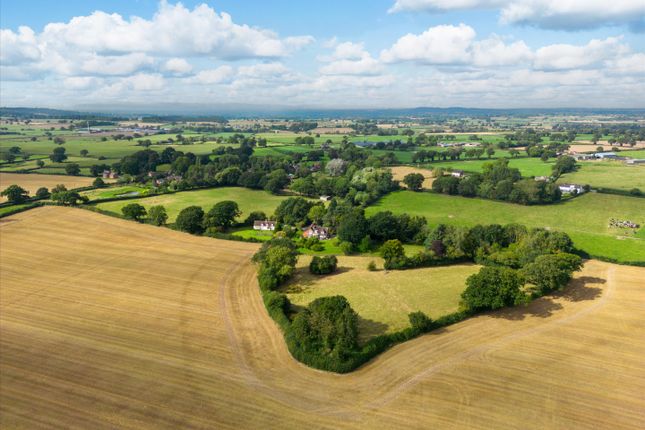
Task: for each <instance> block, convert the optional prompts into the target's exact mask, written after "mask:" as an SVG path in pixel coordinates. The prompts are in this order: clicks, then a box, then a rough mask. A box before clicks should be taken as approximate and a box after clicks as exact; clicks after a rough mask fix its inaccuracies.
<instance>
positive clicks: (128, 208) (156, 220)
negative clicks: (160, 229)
mask: <svg viewBox="0 0 645 430" xmlns="http://www.w3.org/2000/svg"><path fill="white" fill-rule="evenodd" d="M121 213H122V214H123V216H124V217H125V218H127V219H131V220H134V221H138V222H144V221H146V222H147V223H148V224H152V225H156V226H163V225H165V224H166V222H167V221H168V213H167V212H166V208H165V207H163V206H162V205H155V206H151V207H150V209H148V210H146V208H145V207H144V206H142V205H140V204H139V203H130V204H127V205H125V206H123V207H122V208H121Z"/></svg>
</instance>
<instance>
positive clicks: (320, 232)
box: [302, 223, 330, 240]
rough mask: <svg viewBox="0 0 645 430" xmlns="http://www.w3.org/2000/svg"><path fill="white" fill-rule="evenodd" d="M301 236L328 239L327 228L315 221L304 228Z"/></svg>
mask: <svg viewBox="0 0 645 430" xmlns="http://www.w3.org/2000/svg"><path fill="white" fill-rule="evenodd" d="M302 236H303V237H305V238H307V239H309V238H311V237H315V238H317V239H319V240H325V239H329V236H330V235H329V230H327V229H326V228H325V227H321V226H319V225H317V224H316V223H313V224H311V225H310V226H309V227H307V228H305V230H304V231H303V232H302Z"/></svg>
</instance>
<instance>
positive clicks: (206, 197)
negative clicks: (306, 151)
mask: <svg viewBox="0 0 645 430" xmlns="http://www.w3.org/2000/svg"><path fill="white" fill-rule="evenodd" d="M286 198H287V197H286V196H275V195H273V194H270V193H268V192H266V191H261V190H251V189H248V188H239V187H222V188H210V189H206V190H196V191H182V192H179V193H174V194H163V195H160V196H154V197H144V198H140V199H130V200H120V201H114V202H106V203H98V204H97V205H96V206H97V207H98V208H99V209H102V210H104V211H108V212H113V213H116V214H119V215H120V214H121V208H122V207H123V206H125V205H128V204H130V203H139V204H141V205H142V206H144V207H145V208H146V209H149V208H150V207H151V206H155V205H163V206H164V207H165V208H166V211H167V212H168V222H174V221H175V218H177V215H178V214H179V212H180V211H181V210H182V209H184V208H187V207H188V206H193V205H195V206H201V207H202V208H203V209H204V212H208V210H210V208H212V207H213V205H215V203H218V202H221V201H224V200H233V201H234V202H237V204H238V206H239V207H240V210H241V211H242V216H241V217H240V219H244V218H246V217H247V216H248V215H249V213H251V212H252V211H263V212H264V213H266V214H267V215H268V216H270V215H271V214H272V213H273V211H274V210H275V208H277V207H278V205H279V204H280V202H281V201H282V200H284V199H286Z"/></svg>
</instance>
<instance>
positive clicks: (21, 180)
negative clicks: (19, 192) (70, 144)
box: [0, 173, 94, 201]
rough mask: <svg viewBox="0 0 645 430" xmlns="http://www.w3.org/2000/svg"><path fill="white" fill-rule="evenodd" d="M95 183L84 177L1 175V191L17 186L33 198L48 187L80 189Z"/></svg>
mask: <svg viewBox="0 0 645 430" xmlns="http://www.w3.org/2000/svg"><path fill="white" fill-rule="evenodd" d="M93 181H94V178H86V177H83V176H63V175H38V174H21V173H0V190H4V189H5V188H7V187H8V186H9V185H13V184H16V185H20V186H21V187H22V188H24V189H25V190H27V191H29V195H30V196H33V195H34V194H35V193H36V191H37V190H38V188H40V187H46V188H47V189H49V190H51V189H52V188H54V187H55V186H56V185H58V184H63V185H65V186H66V187H67V188H68V189H71V188H80V187H87V186H90V185H92V182H93ZM5 200H6V198H5V197H0V201H5Z"/></svg>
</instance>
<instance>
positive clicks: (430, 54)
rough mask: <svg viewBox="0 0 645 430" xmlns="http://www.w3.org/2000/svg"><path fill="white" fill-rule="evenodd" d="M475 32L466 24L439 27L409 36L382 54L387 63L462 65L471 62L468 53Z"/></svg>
mask: <svg viewBox="0 0 645 430" xmlns="http://www.w3.org/2000/svg"><path fill="white" fill-rule="evenodd" d="M474 39H475V30H474V29H473V28H472V27H470V26H468V25H465V24H459V25H458V26H454V25H438V26H436V27H430V28H429V29H428V30H426V31H424V32H423V33H421V34H411V33H409V34H406V35H405V36H403V37H401V38H400V39H399V40H397V41H396V42H395V43H394V45H392V47H391V48H389V49H386V50H384V51H382V52H381V60H383V61H385V62H386V63H395V62H400V61H416V62H419V63H427V64H459V63H466V62H468V61H469V59H470V54H469V52H468V49H469V48H470V46H471V44H472V42H473V40H474Z"/></svg>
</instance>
